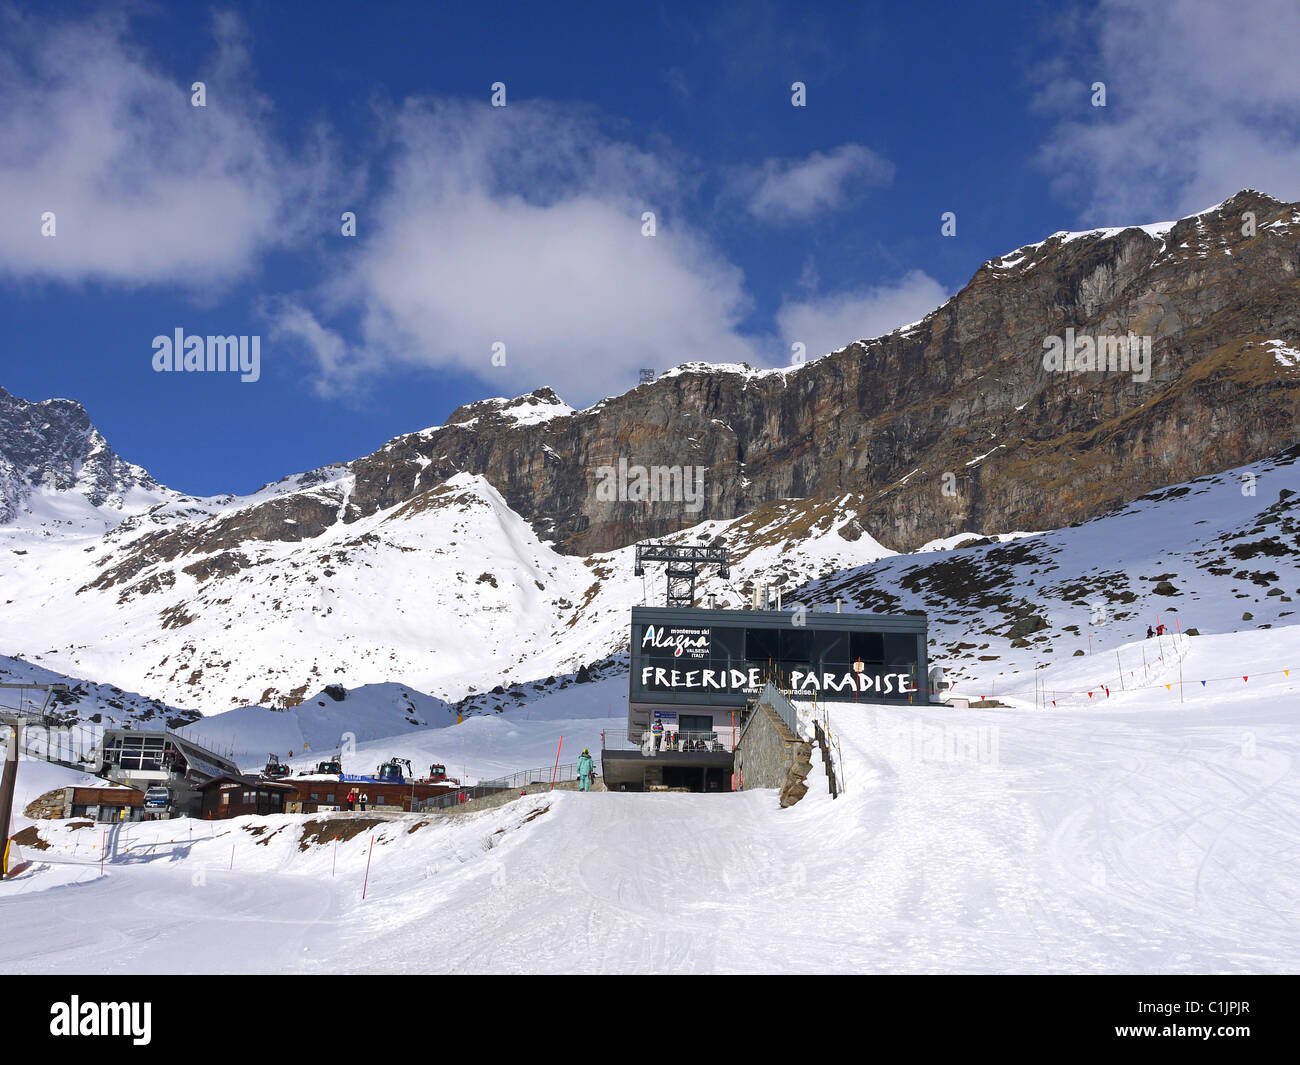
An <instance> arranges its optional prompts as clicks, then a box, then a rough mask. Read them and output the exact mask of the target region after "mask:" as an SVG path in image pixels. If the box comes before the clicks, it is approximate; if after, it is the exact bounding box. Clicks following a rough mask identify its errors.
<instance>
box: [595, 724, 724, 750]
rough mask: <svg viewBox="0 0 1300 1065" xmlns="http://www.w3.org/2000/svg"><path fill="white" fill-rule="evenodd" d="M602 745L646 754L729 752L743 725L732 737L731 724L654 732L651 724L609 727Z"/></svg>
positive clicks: (602, 737)
mask: <svg viewBox="0 0 1300 1065" xmlns="http://www.w3.org/2000/svg"><path fill="white" fill-rule="evenodd" d="M600 736H601V747H602V748H603V749H605V750H607V751H635V750H639V751H641V753H642V754H646V755H649V754H667V753H672V754H717V753H719V752H729V751H731V750H733V749H734V748H735V739H739V738H740V729H739V727H738V728H737V729H736V730H735V739H733V738H732V730H731V728H729V727H728V728H721V729H718V730H717V731H716V732H681V731H678V730H676V729H665V730H664V731H663V732H662V733H658V734H656V733H654V732H652V731H651V730H650V729H648V728H643V729H635V730H631V731H622V730H616V729H606V730H605V731H604V732H602V733H601V734H600Z"/></svg>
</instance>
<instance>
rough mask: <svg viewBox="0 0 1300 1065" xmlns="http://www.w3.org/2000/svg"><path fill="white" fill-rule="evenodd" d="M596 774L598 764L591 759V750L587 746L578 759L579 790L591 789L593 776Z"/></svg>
mask: <svg viewBox="0 0 1300 1065" xmlns="http://www.w3.org/2000/svg"><path fill="white" fill-rule="evenodd" d="M595 775H596V765H595V763H594V762H593V761H592V760H591V752H590V751H589V750H587V748H586V747H584V748H583V749H582V755H581V757H579V759H578V790H579V791H590V790H591V778H592V777H593V776H595Z"/></svg>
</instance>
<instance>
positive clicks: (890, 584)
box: [0, 452, 1300, 714]
mask: <svg viewBox="0 0 1300 1065" xmlns="http://www.w3.org/2000/svg"><path fill="white" fill-rule="evenodd" d="M1246 489H1249V490H1250V491H1252V492H1253V494H1248V492H1247V491H1246ZM303 490H307V491H310V490H312V489H311V487H308V488H307V489H303ZM1297 493H1300V470H1298V469H1297V466H1296V462H1295V453H1294V452H1292V453H1288V454H1287V455H1283V456H1278V457H1276V458H1274V459H1272V460H1268V461H1265V462H1261V463H1255V464H1252V465H1251V466H1247V467H1243V468H1241V469H1239V470H1234V471H1228V472H1226V473H1224V474H1221V475H1218V476H1215V477H1207V478H1202V479H1200V480H1198V481H1194V482H1191V483H1190V484H1187V485H1180V486H1174V487H1171V488H1169V489H1166V490H1163V491H1161V492H1156V493H1153V494H1151V495H1150V496H1147V497H1145V498H1143V499H1140V500H1137V501H1135V502H1134V503H1133V504H1132V505H1130V506H1128V507H1125V508H1122V509H1121V510H1119V511H1117V512H1114V513H1112V514H1109V515H1106V516H1103V517H1101V518H1098V519H1095V520H1093V521H1091V522H1087V523H1084V524H1082V525H1079V526H1076V527H1073V528H1066V529H1061V530H1055V531H1049V532H1043V533H1026V532H1017V531H1008V533H1007V534H1005V535H1002V536H999V537H997V538H995V540H990V539H989V538H981V539H971V538H963V537H954V538H950V539H949V540H948V541H947V542H945V543H943V544H939V545H931V546H935V547H936V548H938V549H937V550H933V551H927V552H921V553H918V554H913V555H896V554H894V553H892V552H889V551H888V550H886V549H885V548H883V547H881V545H880V544H878V543H876V542H875V541H874V540H872V539H871V538H870V537H867V536H865V535H863V534H862V532H861V529H860V528H859V526H858V523H857V520H856V513H857V510H856V508H857V506H858V500H856V498H855V497H852V496H845V497H843V498H841V499H839V500H835V501H831V502H829V503H821V504H811V503H809V502H807V501H801V500H788V501H782V502H779V503H775V504H770V505H768V506H766V507H762V508H759V510H756V511H755V512H753V513H752V514H750V515H747V516H746V517H744V518H741V519H736V520H733V521H728V522H722V521H714V522H705V523H702V524H700V525H699V526H695V527H693V528H690V529H686V530H684V531H682V532H681V533H678V534H676V535H675V536H673V537H671V538H669V539H671V540H673V541H675V542H678V543H688V544H708V543H712V542H715V541H716V540H717V539H718V538H721V539H722V540H724V541H725V542H726V543H727V544H728V546H729V549H730V551H731V556H732V576H731V579H730V580H728V581H722V580H720V579H718V578H717V577H716V576H714V575H713V574H712V572H711V571H706V573H705V574H704V576H703V577H702V579H701V581H700V583H699V586H698V596H699V601H701V602H704V601H706V600H707V597H708V596H710V595H712V596H715V597H716V602H717V605H719V606H727V607H740V606H744V605H746V604H747V603H748V601H749V593H750V590H751V588H752V587H753V585H754V583H755V582H757V581H764V582H767V583H769V584H771V585H773V586H776V587H780V588H781V589H783V592H784V605H785V606H786V607H787V608H792V607H794V606H796V605H797V604H799V603H803V604H806V605H815V604H821V605H823V606H827V607H833V603H834V601H835V599H836V598H842V599H843V600H844V601H845V605H846V607H848V608H858V609H868V610H884V611H894V610H923V611H925V612H927V613H928V615H929V618H930V624H931V635H932V645H931V656H932V658H933V659H935V660H936V661H938V662H940V663H942V664H944V665H945V667H946V668H948V670H949V672H950V674H951V675H953V676H955V677H956V678H957V680H958V689H957V691H958V693H965V692H968V691H969V688H968V687H967V685H968V684H969V683H970V682H971V681H972V680H973V679H974V678H975V677H984V678H987V679H988V680H989V681H990V682H991V684H992V685H996V686H997V687H996V688H995V689H994V690H995V691H1001V690H1005V689H1006V688H1007V687H1008V686H1013V687H1014V686H1017V685H1021V684H1022V683H1023V678H1025V677H1027V676H1029V675H1030V673H1031V672H1032V669H1033V668H1034V667H1035V666H1040V665H1043V664H1044V663H1046V662H1049V661H1051V660H1052V659H1053V658H1054V657H1068V656H1071V655H1074V654H1076V653H1077V652H1080V651H1082V652H1084V653H1085V654H1087V653H1088V652H1089V651H1091V652H1093V653H1097V652H1102V651H1107V652H1109V651H1113V650H1114V649H1115V648H1116V647H1117V646H1119V645H1120V644H1123V643H1127V642H1130V641H1132V640H1134V639H1136V638H1137V637H1139V636H1141V635H1142V634H1144V633H1145V631H1146V627H1147V625H1148V624H1155V622H1156V619H1157V616H1159V617H1161V618H1163V620H1164V621H1165V622H1166V623H1169V624H1170V625H1171V626H1173V625H1175V624H1181V626H1182V627H1183V628H1189V627H1194V628H1197V629H1198V630H1199V631H1200V632H1202V633H1209V632H1232V631H1236V630H1239V629H1242V630H1245V629H1255V628H1259V627H1263V626H1268V625H1274V624H1284V623H1286V619H1287V618H1288V617H1289V616H1291V614H1292V611H1293V608H1294V603H1295V597H1296V595H1297V594H1300V573H1298V571H1297V559H1300V534H1298V533H1297V524H1296V523H1297V518H1296V516H1295V515H1296V507H1297V503H1296V500H1297V498H1298V496H1297ZM123 535H148V533H147V532H134V533H132V532H129V531H128V532H123V531H122V530H119V531H118V532H115V533H114V534H112V537H117V536H123ZM954 545H955V546H954ZM240 550H241V554H242V555H243V556H244V557H245V559H246V562H245V563H244V564H241V565H239V566H238V567H237V568H235V569H234V570H233V571H232V572H230V573H228V574H227V573H224V572H222V571H221V570H220V568H219V567H214V568H213V571H212V572H210V573H208V574H206V576H205V579H204V580H203V581H202V582H200V581H199V580H198V578H197V577H196V576H194V575H193V574H189V573H186V568H187V567H190V566H191V563H190V561H189V559H188V558H186V557H185V556H182V557H181V558H180V559H177V560H175V561H173V562H159V563H158V564H157V565H156V566H154V567H151V568H149V569H146V570H144V571H141V572H140V573H138V574H136V575H135V577H134V579H133V580H132V582H131V583H130V584H128V585H127V586H126V587H121V586H113V587H111V588H108V589H96V588H94V587H92V586H91V585H92V583H93V581H94V579H95V577H96V575H97V574H98V573H99V571H100V568H101V566H100V563H101V562H102V561H103V559H104V558H105V557H106V556H104V555H101V554H100V551H101V548H100V547H92V549H91V550H90V551H85V550H80V549H78V550H75V551H68V550H54V549H50V550H49V551H48V552H45V553H42V552H39V551H37V550H35V549H33V550H31V551H29V553H28V555H26V556H22V557H15V556H13V555H12V554H10V555H6V554H4V553H3V552H0V586H2V587H3V588H4V589H5V591H4V593H3V594H4V596H5V599H6V601H7V602H8V603H9V604H14V603H22V604H23V609H22V610H21V611H17V612H14V613H10V612H8V611H5V612H4V613H0V646H3V647H7V648H12V650H13V651H15V652H24V653H25V657H27V658H29V660H31V661H32V662H33V663H39V664H40V665H42V666H50V667H52V668H54V669H56V670H58V671H60V672H64V673H72V674H74V675H79V676H92V677H95V678H97V679H100V680H107V681H111V682H112V683H114V684H117V685H120V686H121V687H123V688H127V689H130V690H135V691H142V692H149V693H153V692H162V693H164V696H162V697H163V698H165V700H166V701H167V702H168V703H171V704H172V705H179V706H185V707H192V708H195V709H198V710H200V711H202V712H204V713H207V714H211V713H215V712H218V711H220V710H223V709H226V708H228V707H237V706H241V705H250V704H258V705H263V706H283V705H286V704H290V705H292V704H295V703H297V702H299V701H301V700H303V699H306V698H308V697H309V695H308V693H310V692H319V691H320V690H321V689H322V688H323V687H324V686H326V685H327V684H331V683H341V684H343V685H344V686H346V687H348V688H350V689H352V688H359V687H362V686H365V685H367V684H384V683H398V684H403V685H406V686H408V688H409V689H410V690H412V691H414V692H423V693H427V694H429V695H431V696H433V697H435V698H438V699H443V700H448V701H457V700H460V699H463V698H465V697H466V696H471V695H474V694H475V693H478V699H477V701H475V703H474V707H475V708H476V709H478V708H482V707H484V706H486V705H487V703H486V702H484V700H483V696H484V695H485V694H486V693H487V691H488V689H491V688H495V687H496V686H497V685H499V684H507V685H508V684H511V683H513V682H516V681H518V682H530V681H539V680H541V679H543V678H546V677H549V676H557V675H564V674H571V673H573V672H575V671H576V670H577V669H578V668H579V667H580V666H582V665H584V664H586V663H591V662H594V661H597V660H600V659H604V658H605V657H607V656H609V655H611V654H619V653H622V652H623V651H625V649H626V633H627V611H628V608H629V607H630V606H632V605H634V604H637V603H642V602H651V603H655V602H662V596H663V582H664V577H663V573H662V570H661V569H660V570H657V571H656V570H654V569H651V570H649V571H648V572H647V574H646V576H645V577H644V578H636V577H634V576H633V573H632V570H633V553H634V552H633V549H632V548H626V549H623V550H620V551H614V552H609V553H606V554H601V555H594V556H591V557H590V558H587V559H580V558H575V557H573V556H568V555H560V554H558V553H556V552H555V551H553V550H552V549H551V548H550V546H549V545H547V544H545V543H542V542H540V541H539V540H538V539H537V537H536V535H535V534H534V533H533V531H532V529H531V528H530V527H529V526H528V525H527V523H525V522H523V521H522V520H521V519H520V518H519V517H518V516H517V515H516V514H514V513H513V512H512V511H511V510H510V509H509V508H508V507H507V506H506V505H505V503H504V501H503V500H502V499H501V498H500V496H499V495H498V494H497V493H496V492H495V490H494V489H492V488H491V486H490V485H488V484H487V483H486V482H485V481H483V480H482V479H481V478H475V477H470V476H467V475H463V476H460V477H457V478H455V479H454V480H453V481H452V482H449V483H448V484H447V485H446V486H443V487H441V488H438V489H435V490H433V491H431V492H428V493H425V494H424V495H422V496H419V497H417V498H416V499H415V500H412V501H410V502H408V503H406V504H403V505H401V506H399V507H395V508H392V509H390V510H387V511H381V512H379V513H377V514H375V515H373V516H372V517H371V518H368V519H364V520H363V521H359V522H355V523H353V524H351V525H338V526H334V527H331V529H330V530H329V531H327V532H326V533H325V534H323V535H322V536H320V537H317V538H313V539H311V540H307V541H303V542H300V543H283V542H253V543H249V544H246V545H244V546H243V547H242V548H241V549H240ZM1164 582H1167V583H1164ZM1245 615H1250V616H1249V617H1247V616H1245ZM1128 668H1132V667H1128ZM1117 669H1118V667H1117ZM1117 675H1118V674H1117ZM973 694H976V695H978V694H987V693H981V692H975V693H973Z"/></svg>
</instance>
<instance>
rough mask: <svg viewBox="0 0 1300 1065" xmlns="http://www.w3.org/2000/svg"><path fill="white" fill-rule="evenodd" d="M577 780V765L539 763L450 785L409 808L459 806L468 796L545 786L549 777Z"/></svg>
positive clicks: (560, 779) (549, 782)
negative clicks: (534, 767)
mask: <svg viewBox="0 0 1300 1065" xmlns="http://www.w3.org/2000/svg"><path fill="white" fill-rule="evenodd" d="M577 779H578V764H577V763H576V762H569V763H567V764H565V765H561V766H558V767H557V766H554V765H547V766H539V767H538V768H536V769H521V770H520V771H519V772H517V773H511V774H509V775H508V776H504V777H497V778H495V779H494V780H483V781H480V782H479V783H477V784H474V785H472V786H466V787H462V788H456V787H453V788H452V789H451V790H450V791H448V792H446V793H444V794H442V795H434V796H432V797H431V798H428V799H422V800H417V801H416V803H415V804H414V806H412V809H413V810H414V811H416V812H422V811H426V810H445V809H447V808H448V807H451V806H459V805H460V804H461V803H464V802H469V801H470V799H482V798H486V797H487V796H489V795H500V794H501V793H502V792H503V791H521V790H523V789H526V788H528V787H539V786H540V787H549V786H550V785H551V782H552V780H554V782H555V783H557V784H559V783H561V782H564V781H570V780H577Z"/></svg>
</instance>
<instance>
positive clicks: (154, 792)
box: [144, 784, 172, 810]
mask: <svg viewBox="0 0 1300 1065" xmlns="http://www.w3.org/2000/svg"><path fill="white" fill-rule="evenodd" d="M171 805H172V792H171V788H167V787H164V786H163V785H161V784H155V785H154V786H153V787H151V788H150V789H149V790H148V791H146V792H145V793H144V808H145V809H146V810H168V809H170V808H171Z"/></svg>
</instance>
